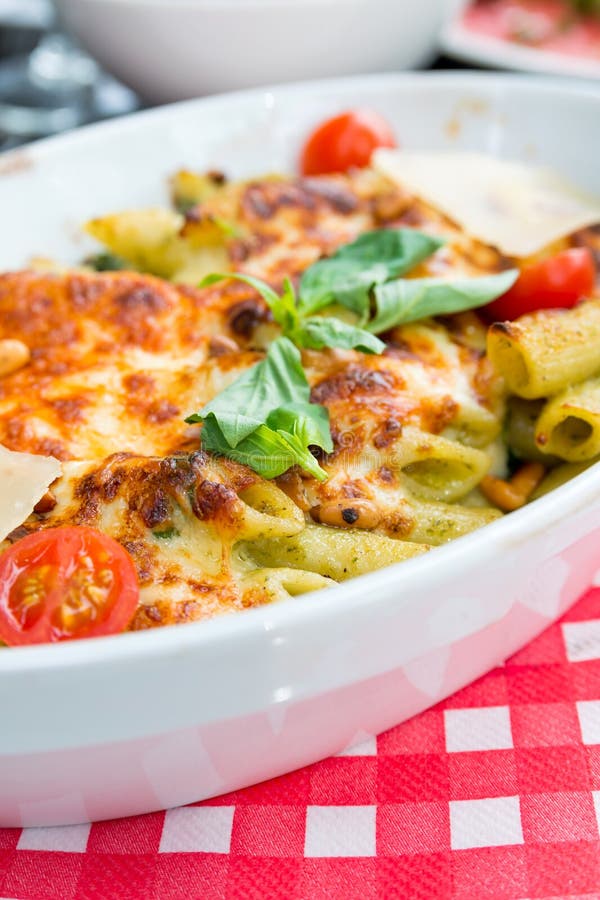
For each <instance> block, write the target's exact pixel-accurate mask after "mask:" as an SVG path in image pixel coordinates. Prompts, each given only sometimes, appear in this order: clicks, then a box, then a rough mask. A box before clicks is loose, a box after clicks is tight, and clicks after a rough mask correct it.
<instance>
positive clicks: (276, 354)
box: [186, 337, 310, 447]
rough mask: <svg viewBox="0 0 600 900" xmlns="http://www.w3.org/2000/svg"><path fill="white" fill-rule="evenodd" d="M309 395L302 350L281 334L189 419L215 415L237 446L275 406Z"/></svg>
mask: <svg viewBox="0 0 600 900" xmlns="http://www.w3.org/2000/svg"><path fill="white" fill-rule="evenodd" d="M309 395H310V388H309V386H308V381H307V380H306V375H305V374H304V369H303V368H302V364H301V362H300V352H299V351H298V350H297V349H296V347H294V345H293V344H292V342H291V341H290V340H288V338H285V337H280V338H277V339H276V340H275V341H273V343H272V344H271V346H270V347H269V352H268V353H267V355H266V357H265V358H264V359H263V360H262V361H261V362H259V363H257V364H256V365H255V366H252V368H251V369H248V370H247V371H246V372H243V373H242V374H241V375H240V376H239V378H237V379H236V380H235V381H234V382H233V384H230V385H229V387H226V388H225V389H224V390H223V391H221V393H220V394H217V396H216V397H215V398H214V399H213V400H211V401H210V403H207V404H206V406H205V407H204V408H203V409H202V410H200V412H199V413H196V414H194V415H192V416H188V418H187V419H186V422H202V421H204V420H205V419H206V418H208V417H210V416H213V417H214V418H215V420H216V421H217V422H218V424H219V428H220V429H221V432H222V434H223V437H224V438H225V440H226V441H227V443H228V444H229V446H230V447H236V446H237V445H238V444H239V443H240V441H242V440H243V439H244V438H245V437H248V435H249V434H252V432H253V431H254V430H255V429H256V428H258V426H259V425H262V424H263V423H264V422H265V421H266V419H267V416H268V415H269V413H271V412H273V410H275V409H277V408H278V407H280V406H284V405H286V404H289V403H295V402H297V401H299V400H300V401H305V402H308V399H309Z"/></svg>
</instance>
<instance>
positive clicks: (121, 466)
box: [0, 116, 600, 645]
mask: <svg viewBox="0 0 600 900" xmlns="http://www.w3.org/2000/svg"><path fill="white" fill-rule="evenodd" d="M357 117H358V118H359V119H360V116H355V117H354V118H355V119H356V118H357ZM344 118H346V119H347V118H348V116H346V117H338V118H337V119H336V120H333V121H334V123H335V122H337V123H338V125H337V126H336V127H337V128H338V129H339V128H342V129H343V127H344V122H342V124H341V125H340V120H344ZM350 118H352V117H350ZM346 124H347V123H346ZM359 124H360V123H359ZM371 124H372V123H371ZM354 125H355V126H356V122H354ZM367 125H368V123H367ZM327 127H328V128H329V129H330V131H329V132H328V133H327V135H326V140H325V139H324V138H323V134H322V132H323V128H325V130H326V129H327ZM365 127H367V126H365ZM323 128H321V129H318V130H317V132H315V134H314V135H313V136H312V137H311V139H310V141H309V142H308V144H307V146H306V147H305V152H304V155H303V159H302V174H301V175H290V176H283V175H271V174H270V175H267V176H264V177H257V178H252V179H249V180H244V181H230V180H229V179H228V178H227V177H226V175H225V174H223V173H221V172H217V171H210V172H207V173H203V174H199V173H194V172H190V171H180V172H178V173H176V174H175V175H174V177H173V179H172V182H171V192H172V206H171V208H166V207H165V208H164V209H151V210H135V211H125V212H115V213H110V214H108V215H105V216H103V217H100V218H97V219H95V220H93V221H91V222H88V223H87V224H86V226H85V228H86V230H87V232H88V233H89V234H91V235H92V236H93V237H94V238H95V239H96V240H97V241H98V242H99V243H100V244H101V245H102V249H101V251H99V252H98V253H97V254H95V255H94V256H93V257H91V258H88V259H86V260H85V261H83V262H82V264H81V265H80V266H78V267H76V268H71V269H68V270H67V269H61V268H60V267H59V265H57V264H56V263H47V262H43V261H40V260H37V261H35V262H33V263H32V265H31V267H30V268H29V269H28V270H26V271H16V272H8V273H5V274H2V275H1V276H0V445H1V446H0V471H1V472H2V476H3V477H2V486H3V497H2V498H1V499H0V529H1V533H0V539H1V540H2V543H0V640H1V641H2V642H4V643H6V644H9V645H16V644H26V643H35V642H43V641H58V640H63V639H68V638H73V637H86V636H94V635H101V634H110V633H115V632H118V631H123V630H139V629H146V628H154V627H156V626H160V625H168V624H174V623H182V622H192V621H197V620H200V619H207V618H209V617H212V616H215V615H218V614H221V613H226V612H231V611H236V610H244V609H247V608H249V607H254V606H258V605H261V604H265V603H271V602H273V601H280V600H283V599H285V598H286V597H289V596H290V595H297V594H303V593H307V592H313V591H317V590H319V589H321V588H327V587H328V586H329V585H331V584H333V583H335V582H340V581H343V580H345V579H348V578H352V577H354V576H356V575H360V574H363V573H365V572H369V571H372V570H374V569H377V568H380V567H383V566H387V565H390V564H392V563H395V562H398V561H402V560H407V559H410V558H412V557H415V556H418V555H420V554H423V553H426V552H428V551H430V550H431V549H432V548H435V547H436V546H438V545H440V544H444V543H446V542H448V541H451V540H453V539H455V538H458V537H460V536H461V535H465V534H467V533H468V532H470V531H472V530H474V529H476V528H480V527H481V526H484V525H486V524H487V523H490V522H493V521H494V520H495V519H497V518H499V517H501V516H502V515H504V514H505V513H507V512H510V511H511V510H514V509H517V508H518V507H520V506H522V505H523V504H525V503H527V502H531V501H532V500H535V499H536V498H537V497H539V496H540V495H542V494H543V493H545V492H547V491H548V490H550V489H552V488H554V487H556V486H557V485H559V484H561V483H562V482H563V481H565V480H566V479H568V478H570V477H572V476H573V475H575V474H577V473H578V472H579V471H581V470H582V469H583V468H585V467H586V466H589V465H590V464H591V463H593V461H594V460H596V459H597V458H598V457H599V456H600V295H598V294H597V293H596V264H595V260H596V258H597V253H598V250H599V248H600V231H599V230H598V228H597V227H596V226H597V223H598V222H600V208H599V207H598V205H597V204H596V203H594V201H592V200H590V199H589V198H587V197H584V196H582V195H580V194H579V193H578V192H577V191H576V190H575V189H573V188H571V187H570V186H568V185H565V184H564V183H563V182H562V181H561V180H560V179H559V178H558V177H557V176H555V175H554V174H553V173H551V172H548V171H546V170H542V169H537V168H535V169H534V168H530V167H527V166H525V165H522V164H518V163H511V162H501V161H499V160H492V159H490V158H487V157H483V156H478V155H476V154H456V153H454V154H437V155H436V154H416V153H407V152H403V151H396V150H394V149H390V146H391V144H392V143H393V140H392V139H387V138H386V135H385V128H384V125H382V126H380V131H379V134H378V133H377V129H376V128H375V129H373V127H371V135H372V136H373V131H374V132H375V133H374V140H373V145H372V146H369V152H368V154H367V158H366V159H355V158H352V159H350V160H349V161H346V160H342V161H339V160H335V159H334V160H333V162H332V161H331V160H330V159H329V158H328V157H327V153H325V154H324V155H323V153H322V152H321V151H322V147H323V146H325V149H326V150H327V151H330V150H331V148H332V147H335V133H333V132H332V131H331V123H326V126H323ZM367 130H368V129H367ZM382 130H383V132H384V133H383V136H382V134H381V131H382ZM334 132H335V128H334ZM324 140H325V143H324V144H323V141H324ZM319 141H320V142H321V143H319ZM377 145H379V146H380V149H378V150H377V151H376V152H375V153H374V154H373V155H371V150H372V149H373V148H374V147H376V146H377ZM361 146H362V145H361ZM320 148H321V150H320ZM330 155H331V154H330ZM334 155H335V154H334ZM466 172H468V177H467V178H465V173H466ZM548 198H550V199H548ZM307 602H313V603H318V595H315V596H314V597H312V598H311V599H310V600H307Z"/></svg>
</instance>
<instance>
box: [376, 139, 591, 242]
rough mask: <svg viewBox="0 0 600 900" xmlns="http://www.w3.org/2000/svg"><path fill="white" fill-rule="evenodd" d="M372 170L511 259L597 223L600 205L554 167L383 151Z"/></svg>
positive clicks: (472, 156)
mask: <svg viewBox="0 0 600 900" xmlns="http://www.w3.org/2000/svg"><path fill="white" fill-rule="evenodd" d="M372 162H373V165H374V166H375V168H376V169H377V170H378V171H379V172H381V173H382V174H384V175H386V176H387V177H388V178H390V179H391V180H392V181H394V182H396V183H397V184H399V185H400V186H401V187H404V188H407V189H408V190H409V191H411V192H413V193H415V194H416V195H417V196H418V197H420V198H422V199H423V200H426V201H427V202H428V203H431V204H432V205H433V206H435V207H437V208H438V209H439V210H441V211H442V212H443V213H445V214H446V215H447V216H449V217H450V218H451V219H453V220H454V221H455V222H456V223H458V224H459V225H460V226H462V227H463V228H464V229H465V231H467V232H468V234H469V235H470V236H471V237H473V238H477V239H478V240H480V241H483V242H484V243H486V244H491V245H492V246H494V247H497V248H498V250H500V252H501V253H504V254H506V255H507V256H514V257H527V256H531V255H532V254H534V253H537V252H539V251H540V250H542V249H543V248H544V247H547V246H548V245H549V244H552V243H553V242H554V241H557V240H559V239H560V238H563V237H566V236H567V235H569V234H572V233H573V232H574V231H577V230H578V229H580V228H585V227H586V226H587V225H593V224H596V223H598V222H600V200H597V199H594V198H591V197H588V196H586V195H585V194H584V193H583V192H582V191H580V190H579V189H578V188H576V187H574V186H573V185H572V184H570V183H569V182H567V181H565V180H564V179H563V178H562V177H561V176H559V175H558V174H557V173H556V172H554V171H552V169H547V168H540V167H537V166H531V165H527V164H526V163H521V162H513V161H510V160H505V159H497V158H494V157H492V156H485V155H483V154H479V153H470V152H456V151H453V152H450V153H446V152H439V153H413V152H409V151H404V150H378V151H376V153H375V154H374V156H373V159H372Z"/></svg>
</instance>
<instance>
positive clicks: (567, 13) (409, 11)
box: [0, 0, 600, 150]
mask: <svg viewBox="0 0 600 900" xmlns="http://www.w3.org/2000/svg"><path fill="white" fill-rule="evenodd" d="M83 48H85V49H83ZM455 67H478V68H504V69H516V70H520V71H527V72H533V73H536V74H541V75H544V74H545V75H548V74H552V75H559V76H561V77H578V78H586V79H588V80H592V81H593V83H594V84H595V85H596V86H597V87H599V88H600V0H418V2H416V0H55V2H52V0H0V150H7V149H11V148H13V147H16V146H18V145H19V144H22V143H25V142H27V141H30V140H35V139H37V138H41V137H46V136H48V135H52V134H58V133H59V132H62V131H66V130H69V129H71V128H75V127H78V126H80V125H84V124H87V123H90V122H95V121H98V120H101V119H106V118H110V117H114V116H119V115H123V114H126V113H129V112H133V111H135V110H136V109H139V108H141V107H148V106H153V105H157V104H160V103H165V102H169V101H172V100H180V99H186V98H189V97H194V96H201V95H203V94H210V93H217V92H221V91H227V90H232V89H236V88H240V87H252V86H255V85H260V84H273V83H277V82H281V81H293V80H302V79H304V78H323V77H328V76H335V75H347V74H354V73H356V74H358V73H364V72H382V71H395V70H400V69H414V68H437V69H440V68H455ZM109 73H111V74H109ZM126 85H127V86H126Z"/></svg>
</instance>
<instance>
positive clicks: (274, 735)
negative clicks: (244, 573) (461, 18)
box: [0, 73, 600, 826]
mask: <svg viewBox="0 0 600 900" xmlns="http://www.w3.org/2000/svg"><path fill="white" fill-rule="evenodd" d="M356 105H364V106H370V107H373V108H375V109H377V110H379V111H380V112H382V113H383V114H384V115H385V116H387V118H388V119H390V121H391V122H392V124H393V126H394V127H395V129H396V131H397V134H398V136H399V137H400V139H401V141H402V143H403V145H404V146H407V147H414V148H443V147H449V146H453V147H457V146H458V147H464V148H475V149H479V150H484V151H486V152H489V153H496V154H499V155H502V156H511V157H521V158H525V159H531V158H535V159H539V160H540V161H541V160H543V161H544V162H547V163H549V164H551V165H553V166H555V167H557V168H558V169H560V170H562V171H563V172H564V173H566V174H567V175H570V177H571V178H575V179H577V180H578V181H579V182H580V183H581V184H582V185H583V186H587V187H589V188H591V189H595V190H596V192H599V193H600V171H599V170H598V166H597V160H596V153H595V148H596V147H598V146H599V145H600V98H599V96H598V93H597V92H596V91H592V90H590V89H586V88H583V87H580V88H568V87H558V86H551V85H548V84H544V83H539V82H534V81H532V80H529V79H525V78H517V77H510V76H485V75H469V74H447V73H438V74H435V75H397V76H373V77H369V78H358V79H348V80H342V81H330V82H322V83H309V84H306V85H297V86H293V87H286V88H277V89H273V90H269V91H263V90H258V91H251V92H247V93H240V94H233V95H229V96H223V97H216V98H210V99H206V100H201V101H194V102H191V103H187V104H181V105H178V106H174V107H170V108H164V109H161V110H157V111H154V112H151V113H144V114H141V115H137V116H135V117H132V118H129V119H127V120H123V121H120V122H113V123H110V124H108V125H102V126H97V127H94V128H90V129H86V130H83V131H81V132H79V133H75V134H71V135H68V136H66V137H62V138H58V139H54V140H52V141H48V142H45V143H42V144H38V145H37V146H33V147H31V148H29V149H27V150H24V151H21V152H18V153H13V154H11V155H7V156H4V157H1V158H0V210H1V216H2V240H1V241H0V269H4V268H11V267H12V268H15V267H16V266H18V265H21V264H23V263H24V262H25V261H26V260H27V258H28V257H29V256H30V254H39V253H43V254H45V255H50V256H55V257H58V258H62V259H67V258H68V259H72V260H76V259H78V258H79V257H80V256H81V254H82V253H84V252H85V249H86V248H85V246H84V243H83V242H82V241H81V238H80V235H79V232H78V223H80V222H81V221H82V220H83V219H85V218H87V217H88V216H91V215H98V214H100V213H103V212H106V211H108V210H114V209H118V208H121V207H127V206H135V205H136V204H146V203H148V202H154V201H157V200H161V199H164V198H165V197H166V188H165V179H166V177H167V176H168V174H169V173H170V172H172V171H173V169H175V168H176V167H177V166H181V165H187V166H198V167H203V166H215V165H218V166H220V167H224V168H225V169H227V170H229V171H231V172H232V174H234V175H243V174H249V173H260V172H263V171H266V170H273V169H283V170H293V168H294V162H295V159H296V157H297V154H298V148H299V145H300V142H301V141H302V139H303V137H304V136H305V135H306V133H307V130H308V129H309V127H310V126H311V125H313V124H314V123H315V122H317V121H319V120H320V119H322V118H323V117H324V116H327V115H329V114H331V113H333V112H335V111H338V110H340V109H344V108H348V107H351V106H356ZM599 541H600V469H599V468H598V467H597V466H596V467H594V468H593V469H590V470H588V471H587V472H586V473H584V474H583V475H581V476H579V477H578V478H577V479H575V480H574V481H572V482H571V483H569V484H568V485H565V486H564V487H562V488H560V489H559V490H558V491H556V492H555V493H554V494H552V495H549V496H547V497H545V498H543V499H542V500H540V501H537V502H536V503H534V504H532V505H531V506H529V507H528V508H526V509H523V510H520V511H519V512H517V513H513V514H512V515H510V516H508V517H506V518H504V519H502V520H501V521H498V522H495V523H494V524H492V525H489V526H487V527H486V528H485V529H483V530H481V531H478V532H476V533H474V534H471V535H468V536H467V537H464V538H460V539H459V540H458V541H456V542H454V543H453V544H451V545H448V546H445V547H442V548H439V549H437V550H435V551H433V552H432V553H431V554H429V555H428V556H427V557H426V558H421V559H414V560H411V561H409V562H406V563H402V564H400V565H397V566H393V567H391V568H389V569H386V570H382V571H379V572H376V573H373V574H371V575H367V576H363V577H361V578H357V579H355V580H354V581H351V582H348V583H346V584H344V585H341V586H339V587H336V588H333V589H332V590H330V591H328V592H325V593H322V594H314V595H309V596H304V597H298V598H295V599H293V600H290V601H289V602H286V603H281V604H278V605H273V606H266V607H263V608H261V609H256V610H251V611H249V612H245V613H240V614H238V615H234V616H227V617H222V618H220V619H215V620H212V621H210V622H207V623H204V624H202V623H195V624H191V625H185V626H178V627H169V628H163V629H157V630H153V631H148V632H144V633H136V634H126V635H119V636H117V637H111V638H101V639H97V640H90V641H81V642H73V643H70V644H68V645H64V644H63V645H53V646H38V647H29V648H20V649H16V650H4V651H1V652H0V711H1V715H2V729H1V730H0V825H4V826H6V825H12V826H20V825H39V824H59V823H68V822H78V821H86V820H89V819H102V818H110V817H115V816H123V815H131V814H134V813H141V812H147V811H150V810H153V809H158V808H162V807H166V806H173V805H177V804H180V803H185V802H189V801H193V800H198V799H200V798H204V797H209V796H212V795H215V794H219V793H223V792H225V791H229V790H233V789H235V788H239V787H242V786H244V785H248V784H251V783H253V782H256V781H260V780H262V779H265V778H269V777H271V776H274V775H277V774H280V773H282V772H286V771H289V770H291V769H294V768H296V767H298V766H302V765H305V764H307V763H309V762H312V761H314V760H317V759H319V758H321V757H324V756H326V755H328V754H331V753H335V752H337V751H339V750H341V749H342V748H343V747H345V746H346V745H348V744H350V743H352V742H353V741H355V740H356V739H357V738H360V737H364V735H365V734H376V733H378V732H380V731H382V730H384V729H386V728H389V727H390V726H392V725H394V724H396V723H397V722H400V721H401V720H403V719H405V718H407V717H409V716H411V715H413V714H415V713H417V712H419V711H420V710H422V709H425V708H426V707H427V706H430V705H431V704H433V703H435V702H436V701H438V700H440V699H441V698H442V697H445V696H447V695H448V694H449V693H451V692H453V691H455V690H456V689H458V688H460V687H461V686H463V685H464V684H466V683H467V682H469V681H470V680H472V679H474V678H476V677H477V676H479V675H482V674H483V673H484V672H485V671H487V670H488V669H490V668H491V667H492V666H494V665H497V664H498V663H501V662H502V660H504V659H505V658H506V656H508V655H509V654H511V653H513V652H514V651H515V650H516V649H517V648H518V647H520V646H522V645H523V644H524V643H525V642H527V641H528V640H530V639H531V638H533V637H534V636H535V635H536V634H538V633H539V632H540V631H541V630H542V629H543V628H545V627H546V626H547V625H548V624H549V623H550V622H551V621H553V620H554V619H555V618H556V617H557V616H558V615H560V614H561V613H562V612H563V611H564V610H565V609H566V608H567V607H568V606H569V604H571V603H572V602H573V600H574V599H575V598H576V597H577V596H578V594H579V593H580V592H581V591H582V590H583V589H584V588H585V587H586V586H587V585H588V584H589V583H590V580H591V577H592V575H593V574H594V571H595V569H596V568H597V567H598V563H597V547H598V544H599Z"/></svg>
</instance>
